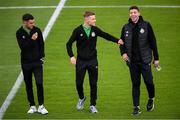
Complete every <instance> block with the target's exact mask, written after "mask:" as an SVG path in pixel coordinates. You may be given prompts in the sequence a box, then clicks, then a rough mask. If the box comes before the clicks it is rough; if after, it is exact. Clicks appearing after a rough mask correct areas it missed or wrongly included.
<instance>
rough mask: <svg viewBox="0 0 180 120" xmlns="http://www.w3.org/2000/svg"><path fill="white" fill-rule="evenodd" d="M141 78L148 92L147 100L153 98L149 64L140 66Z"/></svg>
mask: <svg viewBox="0 0 180 120" xmlns="http://www.w3.org/2000/svg"><path fill="white" fill-rule="evenodd" d="M142 76H143V78H144V82H145V84H146V88H147V90H148V95H149V98H154V96H155V89H154V83H153V76H152V71H151V65H150V64H146V65H142Z"/></svg>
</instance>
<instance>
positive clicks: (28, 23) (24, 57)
mask: <svg viewBox="0 0 180 120" xmlns="http://www.w3.org/2000/svg"><path fill="white" fill-rule="evenodd" d="M22 21H23V25H22V26H21V27H20V28H19V29H18V30H17V32H16V38H17V42H18V45H19V47H20V49H21V67H22V71H23V75H24V81H25V85H26V93H27V98H28V101H29V104H30V109H29V110H28V112H27V113H30V114H31V113H35V112H37V111H38V112H39V113H41V114H47V113H48V111H47V110H46V108H45V107H44V105H43V104H44V90H43V66H42V64H43V59H44V57H45V54H44V41H43V36H42V32H41V30H40V29H39V28H38V27H36V26H35V20H34V17H33V16H32V15H31V14H24V15H23V16H22ZM32 74H34V77H35V80H36V86H37V96H38V102H39V107H38V110H37V109H36V106H35V102H34V94H33V84H32Z"/></svg>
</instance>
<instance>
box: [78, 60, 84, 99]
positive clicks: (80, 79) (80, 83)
mask: <svg viewBox="0 0 180 120" xmlns="http://www.w3.org/2000/svg"><path fill="white" fill-rule="evenodd" d="M85 74H86V68H85V67H83V63H82V61H79V60H78V61H77V64H76V89H77V92H78V95H79V98H80V99H83V98H84V91H83V83H84V77H85Z"/></svg>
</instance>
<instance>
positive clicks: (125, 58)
mask: <svg viewBox="0 0 180 120" xmlns="http://www.w3.org/2000/svg"><path fill="white" fill-rule="evenodd" d="M122 58H123V60H124V61H129V57H128V55H127V53H124V54H123V55H122Z"/></svg>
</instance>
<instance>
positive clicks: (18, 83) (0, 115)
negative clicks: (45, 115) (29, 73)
mask: <svg viewBox="0 0 180 120" xmlns="http://www.w3.org/2000/svg"><path fill="white" fill-rule="evenodd" d="M65 2H66V0H60V2H59V4H58V6H57V7H56V9H55V11H54V13H53V15H52V16H51V18H50V20H49V21H48V24H47V25H46V27H45V29H44V31H43V37H44V41H45V40H46V38H47V36H48V34H49V32H50V30H51V29H52V27H53V25H54V23H55V21H56V19H57V17H58V16H59V15H60V13H61V10H62V9H63V6H64V4H65ZM23 79H24V78H23V73H22V71H21V72H20V74H19V76H18V78H17V80H16V82H15V84H14V86H13V87H12V89H11V91H10V92H9V94H8V96H7V97H6V99H5V101H4V103H3V104H2V106H1V108H0V120H1V119H2V118H3V116H4V114H5V112H6V110H7V108H8V106H9V105H10V104H11V101H12V100H13V98H14V96H15V95H16V93H17V91H18V89H19V87H20V86H21V83H22V81H23Z"/></svg>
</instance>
